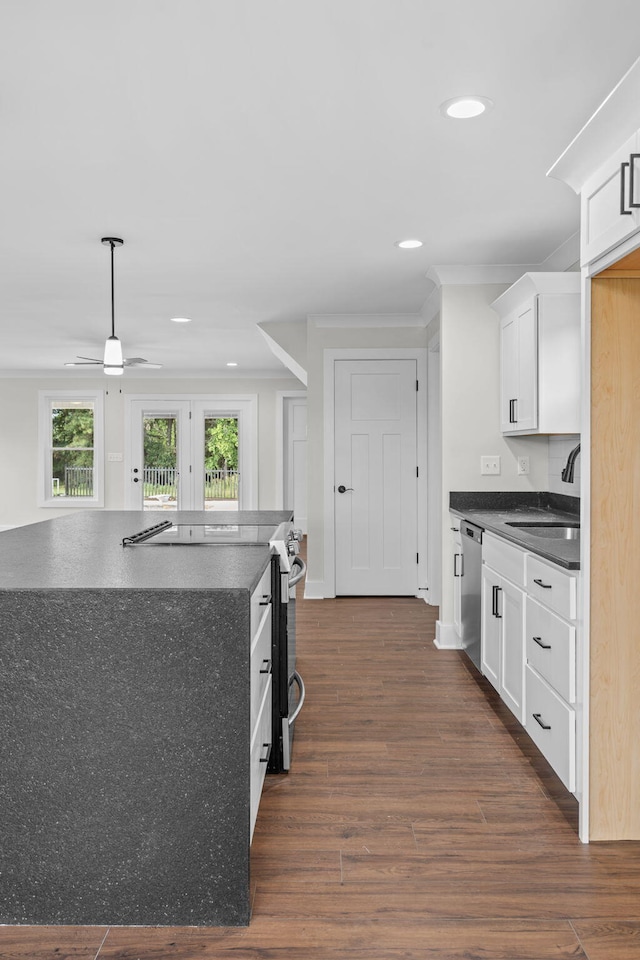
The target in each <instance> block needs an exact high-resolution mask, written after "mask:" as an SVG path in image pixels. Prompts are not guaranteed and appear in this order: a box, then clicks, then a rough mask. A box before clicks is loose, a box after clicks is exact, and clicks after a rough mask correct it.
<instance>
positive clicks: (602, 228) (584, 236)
mask: <svg viewBox="0 0 640 960" xmlns="http://www.w3.org/2000/svg"><path fill="white" fill-rule="evenodd" d="M639 148H640V134H637V133H634V135H633V136H632V137H630V138H629V139H628V140H627V141H626V143H625V144H624V145H623V146H622V147H621V148H620V149H619V150H616V151H615V153H614V154H613V155H612V156H611V157H610V158H609V159H608V160H607V161H606V163H604V164H602V166H601V167H599V169H598V170H596V172H595V173H594V174H593V175H592V176H591V177H589V179H588V180H587V181H586V182H585V184H584V186H583V188H582V192H581V200H580V202H581V221H580V259H581V261H582V263H585V264H587V263H592V262H593V261H594V260H597V259H598V257H601V256H602V255H603V254H605V253H607V252H608V251H609V250H611V249H613V247H615V246H617V245H618V244H619V243H621V242H622V241H623V240H626V239H627V237H630V236H632V235H633V234H634V233H636V231H638V230H640V154H639V153H638V149H639Z"/></svg>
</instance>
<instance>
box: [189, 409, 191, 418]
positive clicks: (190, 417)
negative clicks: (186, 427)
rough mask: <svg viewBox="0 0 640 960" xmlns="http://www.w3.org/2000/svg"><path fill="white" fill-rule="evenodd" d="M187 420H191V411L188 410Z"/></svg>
mask: <svg viewBox="0 0 640 960" xmlns="http://www.w3.org/2000/svg"><path fill="white" fill-rule="evenodd" d="M189 420H191V410H189Z"/></svg>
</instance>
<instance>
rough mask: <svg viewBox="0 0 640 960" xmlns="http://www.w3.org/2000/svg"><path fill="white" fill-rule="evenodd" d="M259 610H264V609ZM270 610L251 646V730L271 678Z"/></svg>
mask: <svg viewBox="0 0 640 960" xmlns="http://www.w3.org/2000/svg"><path fill="white" fill-rule="evenodd" d="M261 609H265V608H264V607H263V608H261ZM270 611H271V608H269V610H268V611H267V614H268V615H266V616H263V618H262V620H261V621H260V626H259V627H258V632H257V634H256V636H255V637H254V639H253V642H252V644H251V729H252V730H253V726H254V723H255V721H256V718H257V716H258V712H259V710H260V704H261V703H262V699H263V697H264V691H265V687H266V686H267V683H268V682H269V680H270V677H271V612H270Z"/></svg>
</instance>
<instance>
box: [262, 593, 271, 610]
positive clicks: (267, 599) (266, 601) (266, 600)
mask: <svg viewBox="0 0 640 960" xmlns="http://www.w3.org/2000/svg"><path fill="white" fill-rule="evenodd" d="M270 603H271V595H270V594H268V593H263V594H262V600H261V601H260V606H261V607H268V606H269V604H270Z"/></svg>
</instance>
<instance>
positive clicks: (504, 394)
mask: <svg viewBox="0 0 640 960" xmlns="http://www.w3.org/2000/svg"><path fill="white" fill-rule="evenodd" d="M518 375H519V374H518V316H517V314H515V313H514V314H511V315H510V316H508V317H505V318H504V319H503V320H502V321H501V323H500V429H501V430H502V432H503V433H510V432H511V431H513V430H516V429H517V426H516V423H515V416H516V407H517V401H518Z"/></svg>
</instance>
